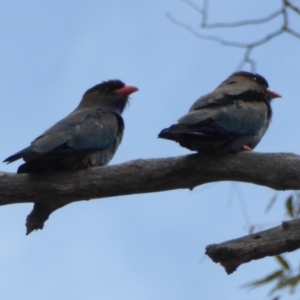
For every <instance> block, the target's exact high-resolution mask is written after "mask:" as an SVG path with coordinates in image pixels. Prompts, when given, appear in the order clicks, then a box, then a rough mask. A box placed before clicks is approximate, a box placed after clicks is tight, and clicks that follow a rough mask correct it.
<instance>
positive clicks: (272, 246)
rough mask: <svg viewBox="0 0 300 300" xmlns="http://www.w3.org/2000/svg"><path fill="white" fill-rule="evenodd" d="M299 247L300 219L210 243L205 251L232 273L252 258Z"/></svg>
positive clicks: (228, 272) (276, 253)
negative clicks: (236, 237)
mask: <svg viewBox="0 0 300 300" xmlns="http://www.w3.org/2000/svg"><path fill="white" fill-rule="evenodd" d="M298 248H300V219H296V220H293V221H289V222H282V225H281V226H277V227H274V228H271V229H268V230H265V231H261V232H257V233H255V234H250V235H247V236H244V237H241V238H238V239H235V240H230V241H226V242H223V243H221V244H213V245H208V246H207V247H206V252H205V253H206V254H207V255H208V256H209V257H210V258H211V259H212V260H213V261H214V262H215V263H220V264H221V265H222V266H223V267H224V268H225V270H226V272H227V274H231V273H233V272H234V271H235V270H236V269H237V268H238V267H239V266H240V265H241V264H244V263H247V262H250V261H251V260H254V259H260V258H264V257H266V256H273V255H278V254H280V253H284V252H291V251H294V250H296V249H298Z"/></svg>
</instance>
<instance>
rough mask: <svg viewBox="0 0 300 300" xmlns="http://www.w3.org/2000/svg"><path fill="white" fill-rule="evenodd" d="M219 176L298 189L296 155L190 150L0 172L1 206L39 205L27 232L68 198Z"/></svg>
mask: <svg viewBox="0 0 300 300" xmlns="http://www.w3.org/2000/svg"><path fill="white" fill-rule="evenodd" d="M274 162H276V163H274ZM224 180H226V181H227V180H231V181H242V182H250V183H254V184H258V185H263V186H268V187H270V188H273V189H275V190H288V189H289V190H297V189H300V156H297V155H294V154H280V153H278V154H263V153H255V152H252V153H247V152H241V153H238V154H228V155H211V156H204V155H198V154H193V155H188V156H180V157H171V158H160V159H149V160H143V159H139V160H134V161H131V162H128V163H124V164H120V165H113V166H106V167H99V168H92V169H87V170H81V171H77V172H57V173H40V174H29V175H27V174H20V175H19V174H12V173H0V205H7V204H14V203H28V202H33V203H35V204H36V205H37V204H38V207H36V208H35V210H34V212H33V213H32V214H30V216H29V219H27V225H28V224H33V225H31V226H30V227H29V228H28V226H27V229H28V232H31V231H32V230H34V229H41V228H42V227H43V223H44V221H46V220H47V218H48V217H49V215H50V214H51V213H52V212H53V211H54V210H56V209H58V208H60V207H62V206H64V205H67V204H69V203H72V202H76V201H80V200H90V199H100V198H106V197H113V196H122V195H130V194H141V193H152V192H160V191H167V190H174V189H184V188H188V189H191V190H192V189H193V188H194V187H196V186H199V185H201V184H204V183H208V182H216V181H224ZM41 207H44V209H41ZM39 211H42V213H39ZM45 212H46V213H45ZM36 224H38V225H36Z"/></svg>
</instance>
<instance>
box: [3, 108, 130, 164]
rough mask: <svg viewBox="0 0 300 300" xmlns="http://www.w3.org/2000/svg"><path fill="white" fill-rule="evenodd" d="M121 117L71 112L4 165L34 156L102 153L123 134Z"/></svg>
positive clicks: (100, 113) (111, 114) (101, 112)
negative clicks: (99, 150)
mask: <svg viewBox="0 0 300 300" xmlns="http://www.w3.org/2000/svg"><path fill="white" fill-rule="evenodd" d="M123 128H124V123H123V119H122V117H120V116H119V115H117V114H114V113H112V112H109V111H103V110H101V109H97V110H95V109H94V110H91V109H88V110H82V111H79V112H78V111H75V112H73V113H72V114H70V115H69V116H67V117H66V118H64V119H62V120H61V121H59V122H58V123H56V124H55V125H54V126H52V127H51V128H49V129H48V130H47V131H45V132H44V134H42V135H41V136H39V137H38V138H36V139H35V140H34V141H33V142H32V143H31V145H30V146H29V147H27V148H25V149H23V150H21V151H19V152H17V153H15V154H13V155H12V156H10V157H8V158H7V159H5V161H4V162H8V163H9V162H13V161H15V160H18V159H20V158H22V157H24V160H26V161H27V160H31V159H35V158H36V157H37V156H38V157H40V156H46V155H57V154H62V153H70V152H73V151H74V150H85V149H86V150H93V149H95V150H96V149H106V148H108V147H109V146H110V145H111V144H112V143H113V142H114V140H115V138H116V136H117V135H118V133H119V131H123Z"/></svg>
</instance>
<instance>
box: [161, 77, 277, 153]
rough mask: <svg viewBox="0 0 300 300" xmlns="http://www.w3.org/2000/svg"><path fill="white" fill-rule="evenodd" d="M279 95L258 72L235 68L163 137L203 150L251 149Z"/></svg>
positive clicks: (265, 124)
mask: <svg viewBox="0 0 300 300" xmlns="http://www.w3.org/2000/svg"><path fill="white" fill-rule="evenodd" d="M276 97H280V95H279V94H278V93H276V92H275V91H272V90H271V89H269V87H268V83H267V81H266V80H265V79H264V78H263V77H262V76H260V75H258V74H252V73H249V72H236V73H234V74H232V75H231V76H229V77H228V78H227V79H226V80H225V81H223V82H222V83H221V84H220V85H219V86H218V87H217V88H216V89H215V90H214V91H213V92H212V93H210V94H207V95H205V96H203V97H201V98H199V99H198V100H197V101H196V102H195V103H194V104H193V105H192V107H191V108H190V110H189V112H188V113H187V114H186V115H184V116H183V117H182V118H180V119H179V120H178V124H175V125H172V126H171V127H169V128H166V129H164V130H162V131H161V132H160V134H159V137H160V138H164V139H169V140H173V141H176V142H178V143H179V144H180V145H181V146H183V147H186V148H188V149H190V150H193V151H198V152H200V153H214V152H220V153H226V152H238V151H243V150H251V149H254V147H255V146H256V145H257V144H258V143H259V141H260V140H261V138H262V136H263V135H264V134H265V132H266V130H267V129H268V126H269V123H270V121H271V116H272V110H271V106H270V101H271V100H272V99H273V98H276Z"/></svg>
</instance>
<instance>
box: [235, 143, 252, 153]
mask: <svg viewBox="0 0 300 300" xmlns="http://www.w3.org/2000/svg"><path fill="white" fill-rule="evenodd" d="M244 151H253V150H252V149H251V148H250V147H249V146H247V145H244V146H242V147H241V148H240V149H239V150H238V152H244Z"/></svg>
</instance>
